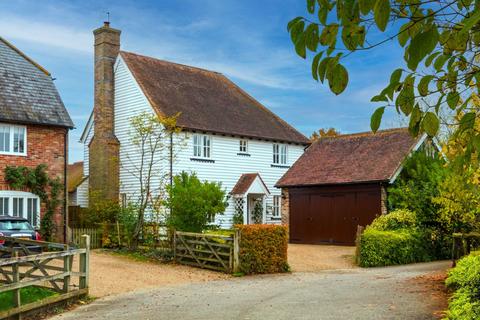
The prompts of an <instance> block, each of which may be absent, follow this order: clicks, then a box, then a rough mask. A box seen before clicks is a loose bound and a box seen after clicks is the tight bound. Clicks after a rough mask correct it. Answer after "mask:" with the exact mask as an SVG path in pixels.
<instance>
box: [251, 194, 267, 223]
mask: <svg viewBox="0 0 480 320" xmlns="http://www.w3.org/2000/svg"><path fill="white" fill-rule="evenodd" d="M263 210H264V208H263V195H248V210H247V212H248V224H261V223H263Z"/></svg>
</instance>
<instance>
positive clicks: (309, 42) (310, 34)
mask: <svg viewBox="0 0 480 320" xmlns="http://www.w3.org/2000/svg"><path fill="white" fill-rule="evenodd" d="M305 44H306V46H307V48H308V49H309V50H310V51H313V52H315V51H317V46H318V25H317V24H315V23H311V24H310V25H309V26H308V27H307V29H306V30H305Z"/></svg>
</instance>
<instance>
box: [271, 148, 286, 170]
mask: <svg viewBox="0 0 480 320" xmlns="http://www.w3.org/2000/svg"><path fill="white" fill-rule="evenodd" d="M273 163H274V164H284V165H285V164H287V145H285V144H278V143H274V144H273Z"/></svg>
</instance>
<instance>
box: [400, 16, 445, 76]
mask: <svg viewBox="0 0 480 320" xmlns="http://www.w3.org/2000/svg"><path fill="white" fill-rule="evenodd" d="M438 37H439V34H438V30H437V27H436V26H435V25H433V26H432V27H431V28H430V29H429V30H427V31H425V32H421V33H419V34H417V36H415V37H414V38H413V39H412V41H411V42H410V46H409V47H408V49H407V50H408V61H407V65H408V68H409V69H410V70H416V69H417V66H418V64H419V63H420V61H422V60H423V59H424V58H425V57H426V56H427V55H428V54H429V53H430V52H432V51H433V49H435V47H436V46H437V43H438Z"/></svg>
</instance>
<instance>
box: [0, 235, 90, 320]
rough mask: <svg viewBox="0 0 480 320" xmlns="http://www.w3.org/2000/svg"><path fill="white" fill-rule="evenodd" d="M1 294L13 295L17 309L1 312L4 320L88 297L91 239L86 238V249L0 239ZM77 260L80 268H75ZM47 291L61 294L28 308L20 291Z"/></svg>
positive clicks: (31, 241) (84, 246)
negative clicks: (39, 289) (34, 289)
mask: <svg viewBox="0 0 480 320" xmlns="http://www.w3.org/2000/svg"><path fill="white" fill-rule="evenodd" d="M0 241H2V242H3V241H5V245H3V246H0V293H3V292H9V291H10V292H13V301H12V302H13V308H12V309H9V310H6V311H1V312H0V319H4V318H9V317H12V316H15V317H16V318H17V319H20V318H21V315H22V314H23V313H25V312H28V311H31V310H34V309H38V308H41V307H45V306H47V305H50V304H53V303H58V302H61V301H64V300H68V299H71V298H74V297H78V296H82V295H86V294H88V277H89V269H88V264H89V251H90V238H89V236H84V237H83V239H82V246H81V247H82V248H80V249H75V248H70V247H69V246H67V245H63V244H59V243H51V242H43V241H34V240H23V239H17V238H11V237H4V236H0ZM75 258H78V259H77V265H74V261H75ZM31 286H36V287H44V288H48V289H50V290H53V291H55V292H57V294H56V295H52V296H50V297H47V298H45V299H42V300H39V301H35V302H32V303H28V304H24V303H22V301H21V296H20V291H21V289H22V288H26V287H31Z"/></svg>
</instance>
